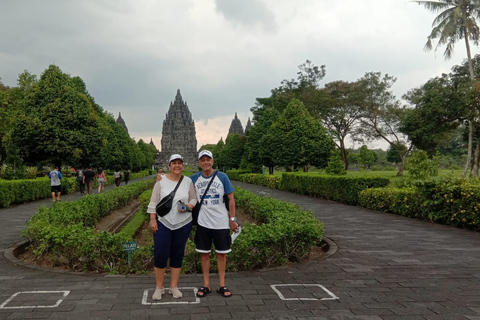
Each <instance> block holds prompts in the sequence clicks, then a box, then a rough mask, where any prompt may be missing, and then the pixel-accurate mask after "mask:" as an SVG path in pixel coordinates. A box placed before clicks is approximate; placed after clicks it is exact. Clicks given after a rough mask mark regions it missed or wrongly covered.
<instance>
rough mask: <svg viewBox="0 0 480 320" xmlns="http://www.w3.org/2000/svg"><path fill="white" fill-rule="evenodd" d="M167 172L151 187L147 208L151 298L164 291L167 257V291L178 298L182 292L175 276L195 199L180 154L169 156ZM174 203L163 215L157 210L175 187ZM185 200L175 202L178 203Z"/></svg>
mask: <svg viewBox="0 0 480 320" xmlns="http://www.w3.org/2000/svg"><path fill="white" fill-rule="evenodd" d="M168 167H169V169H170V172H169V173H168V174H166V175H165V176H164V177H163V179H161V181H157V182H156V183H155V186H154V187H153V192H152V197H151V199H150V203H149V205H148V208H147V212H148V213H149V214H150V225H149V227H150V229H151V230H152V232H154V235H153V240H154V244H153V248H154V251H153V252H154V253H153V264H154V271H155V283H156V286H155V292H154V293H153V296H152V300H161V299H162V295H163V294H165V288H164V280H165V272H166V268H167V261H168V260H170V288H169V289H168V293H169V294H171V295H172V296H173V297H174V298H176V299H178V298H181V297H182V296H183V294H182V292H181V291H180V290H179V289H178V280H179V278H180V272H181V269H182V265H183V257H184V255H185V246H186V244H187V239H188V236H189V235H190V231H191V230H192V214H191V212H190V210H188V211H187V210H186V207H187V206H188V207H189V208H190V209H191V208H193V207H194V206H195V204H196V203H197V195H196V193H195V188H194V187H193V183H192V180H191V179H190V178H188V177H184V176H183V169H184V166H183V158H182V156H181V155H179V154H174V155H172V156H171V157H170V161H169V164H168ZM175 188H177V190H176V192H175V196H174V197H173V202H172V203H173V205H172V207H171V209H170V211H168V213H167V214H165V215H164V216H159V215H157V213H156V205H157V204H158V203H159V202H160V200H161V199H163V198H164V197H165V196H167V195H169V194H170V193H171V192H172V191H173V190H175ZM179 201H181V202H180V203H181V204H182V203H183V204H185V205H182V206H178V205H177V204H178V203H179Z"/></svg>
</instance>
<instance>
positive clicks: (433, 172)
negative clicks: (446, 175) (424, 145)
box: [407, 150, 438, 180]
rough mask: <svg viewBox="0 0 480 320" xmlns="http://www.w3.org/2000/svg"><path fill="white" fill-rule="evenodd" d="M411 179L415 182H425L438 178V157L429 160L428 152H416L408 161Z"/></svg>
mask: <svg viewBox="0 0 480 320" xmlns="http://www.w3.org/2000/svg"><path fill="white" fill-rule="evenodd" d="M407 161H408V162H407V166H408V167H407V168H408V173H409V175H410V177H411V178H412V179H414V180H425V179H427V178H432V177H436V176H438V157H437V156H433V158H431V159H430V158H429V157H428V155H427V152H426V151H423V150H415V151H413V152H412V154H411V156H410V157H409V158H408V159H407Z"/></svg>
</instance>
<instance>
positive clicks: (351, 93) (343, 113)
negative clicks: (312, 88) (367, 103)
mask: <svg viewBox="0 0 480 320" xmlns="http://www.w3.org/2000/svg"><path fill="white" fill-rule="evenodd" d="M361 89H362V87H361V86H360V85H359V84H358V82H345V81H334V82H330V83H327V84H326V85H325V88H323V89H321V90H320V92H321V94H320V95H319V96H318V97H319V101H318V104H317V105H316V110H317V112H318V114H319V119H320V120H321V121H322V124H323V125H324V126H325V128H326V129H327V130H328V132H329V134H330V135H331V136H332V137H333V138H334V141H335V143H336V145H337V147H338V149H339V150H340V154H341V157H342V161H343V164H344V168H345V170H348V157H347V148H346V146H345V139H346V137H347V136H348V135H351V134H352V133H353V132H354V128H355V126H356V124H357V123H358V121H359V119H360V117H361V114H362V113H361V111H362V105H361V104H362V100H361Z"/></svg>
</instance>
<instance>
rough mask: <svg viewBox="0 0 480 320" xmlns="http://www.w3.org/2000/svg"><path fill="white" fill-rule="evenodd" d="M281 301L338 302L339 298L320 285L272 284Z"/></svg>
mask: <svg viewBox="0 0 480 320" xmlns="http://www.w3.org/2000/svg"><path fill="white" fill-rule="evenodd" d="M270 287H272V289H273V291H275V292H276V293H277V294H278V296H279V297H280V299H282V300H297V301H298V300H310V301H317V300H338V299H339V298H338V297H337V296H336V295H334V294H333V293H332V292H330V291H329V290H328V289H327V288H325V287H324V286H322V285H321V284H311V283H307V284H272V285H270Z"/></svg>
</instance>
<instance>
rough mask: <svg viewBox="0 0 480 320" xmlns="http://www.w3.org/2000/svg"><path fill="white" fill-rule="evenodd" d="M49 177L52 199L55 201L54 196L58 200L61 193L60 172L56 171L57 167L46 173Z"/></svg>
mask: <svg viewBox="0 0 480 320" xmlns="http://www.w3.org/2000/svg"><path fill="white" fill-rule="evenodd" d="M48 177H49V178H50V188H51V191H52V201H53V202H55V196H56V199H57V201H60V195H61V194H62V184H61V182H60V179H62V178H63V177H62V173H61V172H60V171H58V167H55V168H53V170H52V171H50V173H49V174H48Z"/></svg>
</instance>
